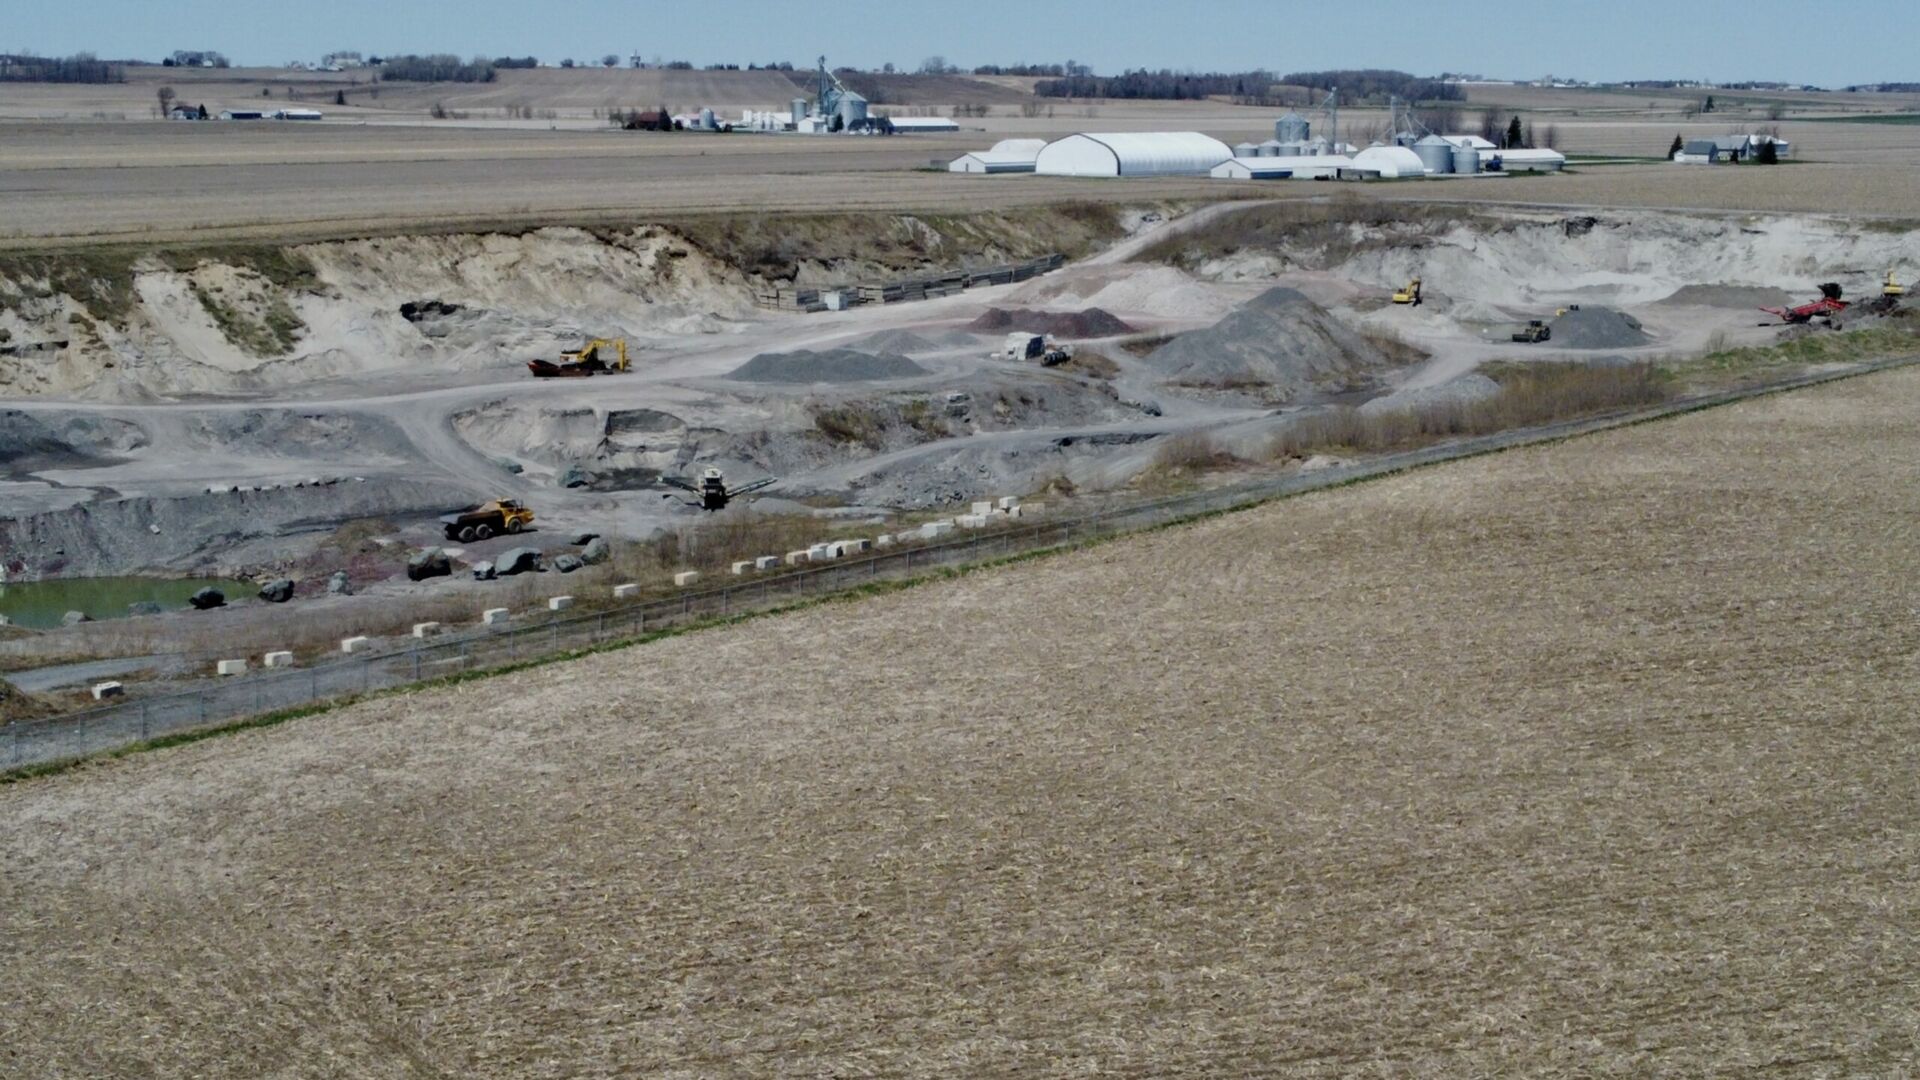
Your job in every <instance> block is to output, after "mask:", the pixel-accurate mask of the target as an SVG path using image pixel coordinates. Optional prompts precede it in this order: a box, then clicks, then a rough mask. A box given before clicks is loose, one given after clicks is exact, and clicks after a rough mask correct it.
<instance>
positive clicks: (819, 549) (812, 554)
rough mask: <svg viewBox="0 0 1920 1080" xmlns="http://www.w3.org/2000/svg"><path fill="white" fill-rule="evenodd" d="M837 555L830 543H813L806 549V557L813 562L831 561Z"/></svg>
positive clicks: (838, 554) (837, 556)
mask: <svg viewBox="0 0 1920 1080" xmlns="http://www.w3.org/2000/svg"><path fill="white" fill-rule="evenodd" d="M839 557H840V553H839V552H837V551H835V550H834V547H833V545H832V544H815V545H813V546H812V547H810V548H808V549H807V558H809V559H811V560H812V561H814V562H831V561H832V560H834V559H837V558H839Z"/></svg>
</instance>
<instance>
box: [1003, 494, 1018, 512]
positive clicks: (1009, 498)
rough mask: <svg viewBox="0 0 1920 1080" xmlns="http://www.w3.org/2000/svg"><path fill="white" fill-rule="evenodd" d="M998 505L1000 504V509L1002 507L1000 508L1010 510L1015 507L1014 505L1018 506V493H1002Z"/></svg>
mask: <svg viewBox="0 0 1920 1080" xmlns="http://www.w3.org/2000/svg"><path fill="white" fill-rule="evenodd" d="M999 505H1000V509H1002V510H1011V509H1013V508H1014V507H1016V506H1019V505H1020V496H1018V495H1002V496H1000V504H999Z"/></svg>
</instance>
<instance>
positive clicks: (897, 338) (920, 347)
mask: <svg viewBox="0 0 1920 1080" xmlns="http://www.w3.org/2000/svg"><path fill="white" fill-rule="evenodd" d="M852 347H853V348H855V349H858V350H860V351H861V352H870V353H882V354H891V355H896V356H912V355H913V354H914V353H923V352H933V351H934V350H936V349H938V348H939V347H940V346H939V345H936V344H935V343H933V342H931V341H928V340H927V339H926V338H923V337H921V336H920V335H919V334H916V333H914V332H913V331H911V330H882V331H880V332H879V333H877V334H873V335H871V336H869V337H864V338H861V339H860V340H859V341H856V342H854V343H853V345H852Z"/></svg>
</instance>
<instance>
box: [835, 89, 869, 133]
mask: <svg viewBox="0 0 1920 1080" xmlns="http://www.w3.org/2000/svg"><path fill="white" fill-rule="evenodd" d="M840 126H841V128H843V129H845V130H847V131H857V130H859V129H860V128H863V127H866V126H867V99H866V98H863V97H861V96H860V95H859V94H856V93H854V92H853V91H851V90H849V91H847V92H846V93H844V94H841V95H840Z"/></svg>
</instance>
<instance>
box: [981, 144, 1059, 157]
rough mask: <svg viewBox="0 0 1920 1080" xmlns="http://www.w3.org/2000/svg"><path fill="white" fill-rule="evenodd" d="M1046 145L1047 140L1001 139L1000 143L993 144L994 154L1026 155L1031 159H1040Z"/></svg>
mask: <svg viewBox="0 0 1920 1080" xmlns="http://www.w3.org/2000/svg"><path fill="white" fill-rule="evenodd" d="M1046 145H1047V140H1045V139H1001V140H1000V141H999V142H997V143H994V144H993V150H992V152H993V153H996V154H1025V155H1027V157H1028V158H1029V159H1031V158H1036V157H1039V156H1040V151H1041V150H1042V149H1044V148H1045V147H1046Z"/></svg>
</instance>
